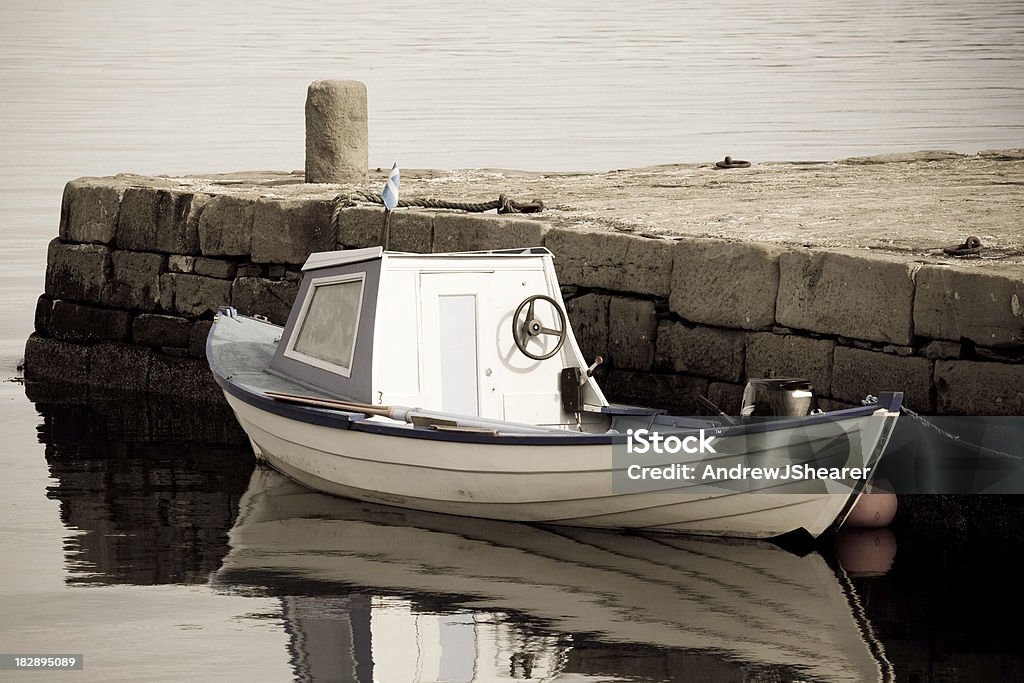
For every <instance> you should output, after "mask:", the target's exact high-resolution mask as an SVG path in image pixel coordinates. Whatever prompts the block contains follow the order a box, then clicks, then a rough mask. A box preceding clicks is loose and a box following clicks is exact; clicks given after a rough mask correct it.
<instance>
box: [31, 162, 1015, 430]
mask: <svg viewBox="0 0 1024 683" xmlns="http://www.w3.org/2000/svg"><path fill="white" fill-rule="evenodd" d="M928 158H931V157H928ZM924 159H925V157H924V156H922V157H921V159H917V157H915V156H913V155H912V156H910V157H907V158H905V159H904V158H901V160H900V161H899V162H898V163H897V162H896V161H895V160H892V159H890V160H879V161H886V163H877V164H852V163H851V164H800V165H793V164H758V165H755V167H752V168H750V169H741V170H739V171H736V172H729V173H728V174H723V173H717V172H714V171H711V170H710V169H709V168H707V167H703V166H666V167H657V168H650V169H634V170H626V171H616V172H613V173H607V174H537V173H523V172H514V171H495V170H493V169H486V170H478V171H450V172H449V171H422V170H415V169H412V170H410V169H403V175H402V196H403V198H405V199H410V198H411V199H415V198H416V197H437V198H443V199H458V200H464V201H483V200H490V199H493V198H494V197H495V196H497V195H498V194H499V193H506V194H507V195H508V196H509V197H512V198H515V199H520V200H522V199H532V198H535V197H539V198H541V199H544V200H545V201H546V203H547V208H546V209H545V211H544V212H543V213H540V214H531V215H529V216H495V215H494V214H493V213H491V214H465V213H462V212H453V211H438V210H416V209H398V210H396V211H395V212H394V214H393V215H392V218H391V247H392V248H393V249H396V250H401V251H411V252H420V253H429V252H440V251H452V250H468V249H497V248H507V247H527V246H545V247H547V248H548V249H550V250H551V251H552V253H553V254H554V256H555V267H556V269H557V270H558V272H559V275H560V278H561V280H562V285H563V294H564V295H565V297H566V301H567V312H568V315H569V318H570V320H571V321H572V323H573V327H574V329H575V331H576V333H577V337H578V340H579V343H580V346H581V349H582V350H583V352H584V354H585V356H586V357H587V358H589V359H593V358H594V357H596V356H597V355H603V356H604V357H605V359H606V364H605V365H604V366H602V368H601V369H600V370H599V374H601V375H603V376H605V377H607V378H609V381H610V382H611V385H610V386H611V393H610V395H614V394H615V393H616V392H618V393H619V394H620V395H621V397H622V398H621V399H620V400H631V401H633V402H639V403H653V402H654V401H655V399H656V394H657V393H658V392H657V387H662V389H664V388H665V387H667V386H670V385H672V383H673V382H677V384H678V386H676V387H675V388H676V389H678V388H679V387H683V388H685V389H688V390H689V389H694V388H701V387H703V388H704V389H706V390H707V391H708V392H711V393H713V394H714V396H715V397H717V399H716V400H720V401H721V402H723V403H727V404H728V405H730V406H732V405H734V404H737V403H738V400H739V398H738V397H739V393H740V391H741V389H742V384H743V383H744V382H745V381H746V380H747V379H748V378H750V377H756V376H761V375H763V373H764V372H765V371H766V370H768V369H772V370H774V371H775V372H776V373H778V374H784V375H798V376H806V377H808V378H809V379H811V381H813V382H814V383H815V385H816V389H817V391H818V393H819V395H820V396H821V397H822V402H823V404H824V405H834V406H844V405H848V404H850V403H852V402H855V401H858V400H859V399H860V398H861V397H862V396H861V394H862V393H867V392H871V393H876V392H877V391H879V390H881V389H882V388H887V387H888V388H901V389H903V390H904V391H905V392H906V393H907V394H908V396H907V402H908V405H911V406H912V407H915V408H919V409H920V408H921V407H922V406H926V405H930V404H929V403H928V401H931V400H938V403H937V404H936V405H935V407H934V409H936V410H939V411H940V412H960V413H965V412H968V413H969V412H971V411H975V412H976V411H977V410H978V409H979V408H978V407H979V406H985V405H987V404H986V401H987V402H989V403H991V406H990V407H989V408H988V409H987V410H993V411H1004V410H1007V408H1006V406H1007V405H1011V406H1012V405H1016V404H1015V403H1014V400H1015V398H1014V397H1015V396H1016V393H1015V392H1016V391H1017V389H1016V387H1017V386H1018V384H1019V382H1018V377H1017V374H1016V371H1015V370H1014V368H1016V367H1018V366H1020V365H1021V360H1022V359H1024V341H1022V340H1021V338H1020V337H1019V336H1017V335H1018V333H1019V332H1020V331H1021V326H1020V324H1019V322H1020V320H1021V318H1022V313H1024V311H1019V310H1018V309H1019V308H1020V307H1019V306H1016V304H1017V303H1021V302H1019V301H1017V300H1018V299H1021V298H1022V297H1021V283H1022V280H1024V235H1022V233H1021V231H1020V229H1019V226H1020V224H1021V222H1022V219H1024V209H1022V208H1021V203H1020V202H1019V193H1016V194H1015V192H1014V190H1013V188H1014V187H1019V184H1020V183H1021V182H1024V152H1021V153H1019V154H1018V153H1005V154H1000V155H998V156H993V155H985V154H979V155H976V156H973V157H956V158H953V157H950V158H942V159H938V160H932V161H928V162H927V163H924V162H923V160H924ZM373 175H374V177H373V178H372V179H371V180H370V181H369V184H368V185H361V186H356V185H316V184H306V183H304V182H303V180H304V177H303V176H302V174H295V173H291V174H289V173H275V172H263V173H236V174H223V175H206V176H191V177H184V178H166V177H159V178H150V177H142V176H133V175H120V176H116V177H113V178H85V179H80V180H77V181H73V182H71V183H69V184H68V186H67V188H66V191H65V195H64V200H63V204H62V219H61V220H62V222H61V229H60V234H61V238H59V239H58V240H56V241H55V242H54V243H53V244H52V245H51V247H50V255H49V256H50V259H49V264H48V269H47V281H46V294H45V295H44V296H43V297H41V298H40V300H39V302H38V303H37V307H36V329H37V331H38V333H39V335H40V336H39V337H38V339H40V340H44V339H48V340H50V341H54V342H58V341H61V340H59V339H57V338H56V336H57V335H60V336H64V337H66V338H68V337H69V336H70V337H73V338H78V339H81V341H79V342H76V344H75V345H76V346H81V347H85V348H88V347H89V346H90V345H96V344H100V343H104V341H103V340H101V339H99V337H103V336H105V335H106V336H110V333H109V332H106V331H104V330H106V329H108V328H106V327H104V325H102V324H100V322H99V319H100V318H104V319H109V320H115V319H116V320H117V321H124V320H128V322H129V324H131V323H132V322H133V321H134V322H135V323H136V324H137V326H139V329H141V330H146V328H147V326H149V327H151V328H152V326H154V325H155V323H154V322H153V320H152V318H147V317H145V316H151V315H169V316H174V317H176V318H178V319H180V321H181V322H179V323H176V324H177V325H178V327H179V329H178V333H176V334H175V335H171V336H162V335H161V334H159V333H155V332H154V333H153V334H151V335H150V336H149V337H146V336H145V334H144V333H143V332H140V338H145V339H146V340H147V341H146V343H148V344H151V345H152V347H151V348H159V349H160V351H159V352H157V351H151V350H150V349H149V348H145V349H143V350H144V351H145V352H146V353H150V354H153V357H156V356H160V357H166V356H181V357H194V358H201V357H202V353H203V335H204V333H205V331H206V330H208V329H209V328H208V325H209V323H208V320H209V318H210V317H211V313H212V311H213V310H214V309H215V308H216V307H217V306H219V305H222V304H225V303H228V302H233V303H234V305H235V306H236V307H238V308H240V309H241V310H242V312H243V313H259V314H263V315H267V316H268V317H270V318H271V319H272V320H274V321H275V322H278V323H283V322H284V320H285V318H286V317H287V314H288V311H289V308H290V306H291V303H292V301H293V298H294V295H295V291H296V289H297V283H298V281H299V279H300V277H301V273H300V271H299V269H300V267H301V264H302V262H303V261H304V260H305V258H306V257H307V255H308V254H309V253H310V252H312V251H323V250H329V249H335V248H339V247H344V248H352V247H365V246H372V245H376V244H379V241H380V225H381V218H382V215H383V212H382V210H381V208H380V207H379V206H376V205H369V204H367V203H366V200H365V196H364V195H365V193H367V192H370V193H373V194H376V193H377V192H378V191H379V189H380V185H382V184H383V181H384V177H385V176H386V170H385V169H378V170H377V171H374V172H373ZM993 179H995V180H993ZM819 186H821V187H827V188H828V191H827V192H820V191H818V188H819ZM936 193H941V195H942V199H943V212H942V213H941V214H935V213H934V212H933V211H931V209H930V207H931V206H932V204H933V203H934V197H935V195H936ZM559 200H562V201H561V202H560V201H559ZM751 207H756V211H751V210H750V209H751ZM897 209H899V210H897ZM947 209H948V210H947ZM915 211H916V212H917V214H920V215H923V214H924V213H926V212H927V213H928V215H929V216H931V217H932V218H931V220H930V221H928V222H927V223H928V224H927V225H925V224H924V223H923V222H922V221H920V220H916V219H915V220H911V219H910V218H908V217H912V216H914V215H915V213H914V212H915ZM335 217H336V220H335ZM880 225H884V226H886V229H880V228H879V226H880ZM982 228H984V229H982ZM966 229H970V230H972V231H974V232H977V233H978V234H979V235H980V236H981V238H982V240H983V242H984V243H985V244H986V245H987V247H988V251H987V252H986V253H985V256H986V258H983V259H973V260H967V261H960V260H955V259H952V258H950V257H947V256H945V255H943V254H942V253H941V251H940V250H939V247H940V246H942V245H944V244H948V243H951V242H953V241H954V240H956V241H960V240H962V239H963V237H964V235H963V234H962V231H964V230H966ZM641 235H644V236H641ZM940 238H941V239H940ZM852 246H856V247H860V248H858V249H856V250H853V249H845V250H844V249H842V248H841V247H852ZM129 247H130V248H129ZM863 247H870V249H864V248H863ZM1015 297H1016V298H1015ZM81 305H87V306H98V307H99V309H102V310H103V311H115V313H112V314H110V315H108V314H107V313H105V312H104V313H98V316H97V319H96V320H91V319H90V320H89V321H88V322H86V321H83V320H82V318H83V315H81V313H82V311H83V310H86V309H82V308H80V307H78V306H81ZM89 324H92V325H93V327H92V331H89V332H86V330H88V329H90V328H89ZM118 324H120V323H118ZM97 325H98V327H97ZM80 327H81V329H79V328H80ZM114 327H116V325H115V326H114ZM186 329H187V331H188V337H187V339H185V338H183V333H184V331H185V330H186ZM97 330H98V332H97ZM118 334H119V333H118ZM118 334H114V335H113V336H115V337H116V336H118ZM75 335H78V336H75ZM32 343H33V344H34V345H35V346H36V347H37V351H38V348H40V344H45V342H41V341H34V342H32ZM122 347H123V348H134V349H138V348H140V346H137V345H136V346H131V347H129V346H128V345H120V346H118V345H116V344H115V345H114V346H110V347H109V348H108V350H107V353H108V354H112V353H116V352H119V351H117V350H118V349H122ZM126 353H127V352H126ZM79 356H80V354H79ZM79 356H75V355H74V354H72V356H71V357H75V358H79V360H81V358H80V357H79ZM40 357H41V356H40V354H39V353H33V354H27V359H28V362H29V363H30V364H31V363H33V362H36V360H37V359H38V358H40ZM87 360H88V359H87V358H86V361H87ZM949 362H952V363H953V364H952V365H950V364H949ZM943 363H946V364H943ZM957 363H970V364H971V365H968V366H961V365H956V364H957ZM652 364H653V365H654V369H655V372H654V373H653V375H652V377H654V379H651V390H650V392H649V394H645V392H644V391H643V390H642V382H641V377H643V376H644V374H645V373H646V371H647V370H648V369H649V368H651V367H652ZM975 365H977V366H978V367H979V368H980V372H978V373H972V372H971V371H969V370H967V369H964V368H973V367H974V366H975ZM136 366H137V367H141V365H140V364H139V363H136V364H135V366H132V367H136ZM183 367H187V366H183ZM195 367H198V366H195ZM147 368H148V366H147ZM48 371H49V370H44V371H40V372H44V373H45V372H48ZM148 371H149V370H148V369H147V370H146V372H148ZM622 373H625V374H622ZM669 377H679V378H682V379H679V380H671V379H667V378H669ZM979 378H984V381H985V382H989V383H991V384H992V385H993V386H992V387H990V388H989V389H987V390H985V391H982V390H981V389H979V387H978V386H977V385H979V384H980V383H981V379H979ZM940 380H941V382H942V386H939V382H940ZM85 381H88V373H87V375H86V380H85ZM1015 382H1017V384H1014V383H1015ZM684 393H685V392H684ZM630 394H631V395H632V398H630V399H626V398H624V397H625V396H627V395H630ZM924 397H927V399H926V398H924ZM661 398H665V399H669V400H671V399H670V397H668V396H661ZM659 400H660V399H659ZM996 401H998V403H996ZM684 403H685V401H684ZM689 405H691V408H689V409H688V410H693V411H697V410H698V409H697V407H696V406H695V405H694V404H689ZM926 410H927V408H926ZM922 412H925V411H922Z"/></svg>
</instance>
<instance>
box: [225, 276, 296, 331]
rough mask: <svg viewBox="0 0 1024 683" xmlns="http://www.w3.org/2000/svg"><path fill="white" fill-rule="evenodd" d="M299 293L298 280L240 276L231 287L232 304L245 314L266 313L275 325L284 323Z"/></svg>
mask: <svg viewBox="0 0 1024 683" xmlns="http://www.w3.org/2000/svg"><path fill="white" fill-rule="evenodd" d="M298 293H299V285H298V283H296V282H289V281H288V280H266V279H263V278H257V277H240V278H238V279H236V280H235V282H234V284H233V285H232V287H231V305H232V306H234V307H235V308H237V309H238V312H239V313H241V314H243V315H257V314H258V315H264V316H266V317H267V319H268V320H269V321H270V322H272V323H274V324H275V325H284V324H285V323H286V322H288V313H290V312H291V309H292V304H293V303H295V296H296V295H297V294H298Z"/></svg>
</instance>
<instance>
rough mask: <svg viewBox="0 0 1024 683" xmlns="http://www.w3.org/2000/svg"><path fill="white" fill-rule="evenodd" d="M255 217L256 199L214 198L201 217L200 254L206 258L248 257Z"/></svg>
mask: <svg viewBox="0 0 1024 683" xmlns="http://www.w3.org/2000/svg"><path fill="white" fill-rule="evenodd" d="M255 216H256V197H255V196H251V197H246V196H241V197H239V196H232V195H218V196H216V197H213V198H211V199H210V201H208V202H207V203H206V206H204V207H203V211H202V213H201V214H200V215H199V251H200V252H202V254H203V255H204V256H248V255H249V254H250V253H251V252H252V235H253V225H254V221H255Z"/></svg>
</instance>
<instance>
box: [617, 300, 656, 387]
mask: <svg viewBox="0 0 1024 683" xmlns="http://www.w3.org/2000/svg"><path fill="white" fill-rule="evenodd" d="M657 329H658V318H657V314H656V312H655V309H654V302H653V301H647V300H645V299H630V298H626V297H621V296H613V297H611V300H610V301H609V302H608V359H609V360H610V362H611V365H612V366H613V367H616V368H620V369H623V370H650V369H651V363H652V362H653V360H654V338H655V332H656V330H657Z"/></svg>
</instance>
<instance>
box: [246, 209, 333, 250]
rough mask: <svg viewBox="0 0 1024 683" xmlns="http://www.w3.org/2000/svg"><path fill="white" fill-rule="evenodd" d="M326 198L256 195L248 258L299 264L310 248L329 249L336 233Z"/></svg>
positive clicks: (331, 248) (331, 212)
mask: <svg viewBox="0 0 1024 683" xmlns="http://www.w3.org/2000/svg"><path fill="white" fill-rule="evenodd" d="M333 212H334V204H333V203H332V202H331V201H330V200H326V199H260V200H259V201H257V202H256V208H255V214H254V216H253V234H252V260H253V261H255V262H256V263H290V264H301V263H304V262H305V261H306V258H307V257H308V256H309V255H310V254H311V253H313V252H317V251H332V250H334V249H335V248H336V246H337V243H338V237H337V234H336V232H335V229H334V222H333V220H332V214H333Z"/></svg>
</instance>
